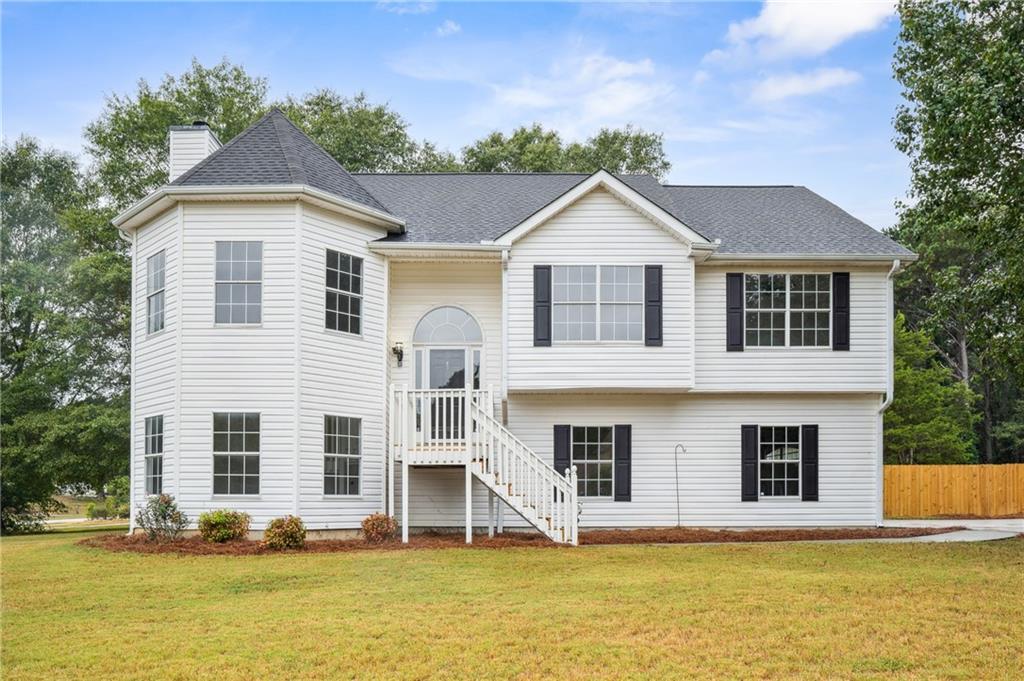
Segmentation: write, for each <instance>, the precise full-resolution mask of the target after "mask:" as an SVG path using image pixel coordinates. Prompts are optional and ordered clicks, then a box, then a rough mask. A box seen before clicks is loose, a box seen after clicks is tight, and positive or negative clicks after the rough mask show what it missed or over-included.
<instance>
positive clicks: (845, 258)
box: [707, 253, 917, 264]
mask: <svg viewBox="0 0 1024 681" xmlns="http://www.w3.org/2000/svg"><path fill="white" fill-rule="evenodd" d="M894 258H895V259H898V260H900V261H902V262H913V261H915V260H917V255H916V254H914V255H899V256H894V255H876V254H874V253H851V254H843V253H713V254H712V255H709V256H708V258H707V260H708V262H713V263H716V264H725V263H733V262H735V263H743V262H758V263H763V262H780V263H786V262H801V263H814V262H827V263H837V262H839V263H842V262H849V263H877V264H891V263H892V261H893V259H894Z"/></svg>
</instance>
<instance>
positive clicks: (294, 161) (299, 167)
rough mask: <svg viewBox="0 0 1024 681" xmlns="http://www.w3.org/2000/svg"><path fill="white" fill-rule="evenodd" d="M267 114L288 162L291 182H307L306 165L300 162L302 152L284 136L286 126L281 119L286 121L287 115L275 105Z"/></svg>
mask: <svg viewBox="0 0 1024 681" xmlns="http://www.w3.org/2000/svg"><path fill="white" fill-rule="evenodd" d="M267 115H268V116H272V118H271V121H272V122H273V124H274V138H275V139H276V140H277V145H278V146H279V147H280V148H281V153H282V154H283V155H284V160H285V163H287V164H288V174H289V175H290V176H291V179H292V182H294V183H295V184H309V176H308V175H307V173H306V167H305V166H304V165H303V164H302V154H300V153H299V151H298V149H296V148H295V144H294V142H293V141H292V140H290V139H286V138H285V136H286V132H287V128H285V127H283V126H282V124H281V121H282V120H284V121H288V117H287V116H285V115H284V112H283V111H281V110H280V109H278V108H277V107H274V108H272V109H271V110H270V111H269V112H268V113H267ZM288 122H290V121H288ZM293 127H294V126H293ZM300 132H301V131H300Z"/></svg>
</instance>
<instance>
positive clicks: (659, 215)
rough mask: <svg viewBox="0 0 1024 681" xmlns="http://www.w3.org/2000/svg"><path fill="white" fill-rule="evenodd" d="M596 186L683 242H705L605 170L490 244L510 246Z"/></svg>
mask: <svg viewBox="0 0 1024 681" xmlns="http://www.w3.org/2000/svg"><path fill="white" fill-rule="evenodd" d="M597 187H602V188H604V189H606V190H608V191H609V192H610V193H612V194H613V195H615V196H616V197H617V198H618V199H619V200H620V201H623V202H625V203H627V204H629V205H631V206H633V207H634V208H635V209H637V210H639V211H640V212H641V213H643V214H644V215H646V216H647V217H648V218H649V219H651V220H652V221H653V222H655V223H656V224H658V225H659V226H660V227H662V228H663V229H666V230H668V231H669V232H670V233H672V234H674V235H675V236H676V237H678V238H679V239H681V240H682V241H685V242H687V243H701V244H706V243H709V242H708V240H707V239H705V238H704V237H703V236H701V235H700V234H698V233H697V232H695V231H694V230H692V229H690V228H689V227H687V226H686V225H684V224H683V223H682V222H680V221H679V220H678V219H677V218H676V217H675V216H673V215H671V214H670V213H668V212H667V211H665V210H664V209H663V208H661V207H660V206H658V205H657V204H656V203H654V202H653V201H651V200H649V199H648V198H646V197H645V196H644V195H643V194H641V193H640V192H638V191H636V190H635V189H633V188H632V187H630V186H629V185H628V184H626V183H625V182H623V181H622V180H620V179H619V178H617V177H615V176H614V175H612V174H611V173H609V172H608V171H607V170H599V171H597V172H596V173H594V174H593V175H591V176H590V177H588V178H587V179H585V180H584V181H583V182H580V183H579V184H578V185H576V186H575V187H573V188H572V189H570V190H569V191H567V192H565V193H564V194H562V195H561V196H559V197H558V198H557V199H555V200H554V201H552V202H551V203H549V204H548V205H546V206H544V207H543V208H541V209H540V210H539V211H537V212H536V213H534V214H533V215H531V216H530V217H528V218H526V219H525V220H523V221H522V222H521V223H519V224H518V225H516V226H515V227H513V228H512V229H510V230H509V231H507V232H505V233H504V234H502V235H501V236H500V237H499V238H497V239H495V240H494V243H496V244H500V245H502V246H511V245H512V244H513V243H515V242H516V241H518V240H519V239H521V238H523V237H524V236H526V235H527V234H529V233H530V232H532V231H533V230H534V229H536V228H537V227H539V226H540V225H542V224H544V223H545V222H547V221H548V220H550V219H551V218H553V217H554V216H556V215H558V214H559V213H560V212H562V211H563V210H565V209H566V208H568V207H569V206H570V205H572V204H573V203H574V202H575V201H577V200H578V199H580V198H581V197H583V196H585V195H587V194H588V193H590V192H591V191H593V190H594V189H596V188H597Z"/></svg>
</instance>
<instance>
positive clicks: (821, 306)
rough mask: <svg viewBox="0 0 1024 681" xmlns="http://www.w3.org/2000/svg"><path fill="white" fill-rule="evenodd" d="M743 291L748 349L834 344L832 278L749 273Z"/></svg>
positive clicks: (817, 275)
mask: <svg viewBox="0 0 1024 681" xmlns="http://www.w3.org/2000/svg"><path fill="white" fill-rule="evenodd" d="M743 289H744V291H743V292H744V327H745V329H746V338H745V341H746V343H745V345H746V346H747V347H829V346H830V345H831V312H832V277H831V275H828V274H747V275H745V276H744V286H743Z"/></svg>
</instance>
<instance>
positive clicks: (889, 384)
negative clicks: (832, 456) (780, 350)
mask: <svg viewBox="0 0 1024 681" xmlns="http://www.w3.org/2000/svg"><path fill="white" fill-rule="evenodd" d="M899 269H900V261H899V258H897V259H895V260H893V261H892V267H890V268H889V274H888V275H886V277H885V309H886V313H887V315H886V316H887V317H888V323H887V324H886V329H885V340H886V350H887V353H886V354H887V355H888V357H887V360H886V366H885V373H886V381H885V397H883V398H882V404H881V405H879V407H878V422H877V423H876V424H875V430H876V432H877V457H878V458H877V459H876V461H875V468H876V470H875V496H876V504H875V525H877V526H878V527H881V526H882V522H883V520H884V503H885V500H884V498H883V487H884V486H885V411H886V410H887V409H888V408H889V405H891V404H892V398H893V393H894V392H895V384H896V378H895V376H894V374H895V363H896V360H895V353H896V349H895V344H896V339H895V336H894V333H893V324H894V323H895V318H894V316H893V311H894V310H893V308H894V301H893V293H892V279H893V277H894V276H896V272H898V271H899Z"/></svg>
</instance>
